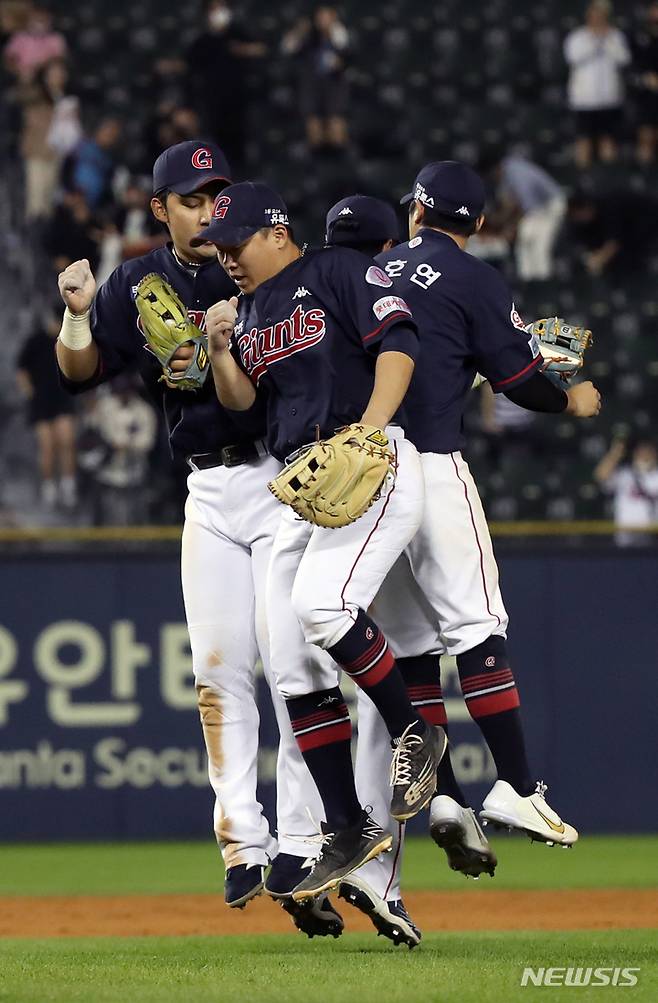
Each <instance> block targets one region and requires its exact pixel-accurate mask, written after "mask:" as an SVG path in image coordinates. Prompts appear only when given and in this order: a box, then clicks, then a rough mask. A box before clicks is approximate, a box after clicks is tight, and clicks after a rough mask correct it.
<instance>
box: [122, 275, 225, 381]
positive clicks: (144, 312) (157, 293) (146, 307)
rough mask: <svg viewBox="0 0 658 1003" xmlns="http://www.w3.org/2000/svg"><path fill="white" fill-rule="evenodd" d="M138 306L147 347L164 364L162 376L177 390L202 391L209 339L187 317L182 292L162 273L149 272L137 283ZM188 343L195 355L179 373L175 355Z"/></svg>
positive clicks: (136, 301)
mask: <svg viewBox="0 0 658 1003" xmlns="http://www.w3.org/2000/svg"><path fill="white" fill-rule="evenodd" d="M135 305H136V306H137V311H138V313H139V316H140V318H141V321H142V329H143V332H144V337H145V338H146V343H147V347H148V349H149V350H150V351H151V352H152V353H153V355H155V357H156V358H157V359H158V361H159V362H160V364H161V366H162V370H163V372H162V376H161V377H160V379H161V380H164V381H165V383H166V384H167V386H169V387H172V388H173V389H175V390H199V389H200V388H201V387H202V386H203V384H204V382H205V379H206V376H207V375H208V369H209V359H208V339H207V337H206V335H205V334H204V333H203V331H201V330H200V329H199V328H198V327H197V326H196V324H194V323H192V321H191V320H190V318H189V317H188V316H187V310H186V309H185V307H184V305H183V303H182V302H181V299H180V297H179V295H178V293H177V292H176V291H175V290H174V289H172V287H171V286H170V285H169V283H168V282H167V280H166V279H165V278H164V277H163V276H162V275H158V274H157V273H156V272H149V274H148V275H145V276H144V278H143V279H141V280H140V282H139V283H138V285H137V289H136V291H135ZM187 342H192V344H193V345H194V355H193V356H192V358H191V359H190V361H189V364H188V366H187V368H186V369H185V370H184V371H183V372H180V373H175V372H174V371H173V370H172V368H171V366H170V362H171V358H172V356H173V355H174V353H175V352H176V351H177V350H178V349H179V348H180V347H181V345H185V344H187Z"/></svg>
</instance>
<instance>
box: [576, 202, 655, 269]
mask: <svg viewBox="0 0 658 1003" xmlns="http://www.w3.org/2000/svg"><path fill="white" fill-rule="evenodd" d="M568 218H569V226H570V231H571V234H572V237H573V238H574V240H575V241H576V242H577V243H580V244H582V245H583V246H584V248H585V254H584V256H583V259H582V260H583V264H584V266H585V268H586V269H587V271H588V272H589V273H590V275H593V276H597V275H606V276H607V275H610V276H612V277H615V278H618V279H629V278H632V277H633V276H641V275H643V274H646V271H647V256H648V254H649V252H650V251H651V250H652V248H653V247H654V245H655V243H656V239H657V238H658V199H656V197H655V196H652V195H649V194H646V193H643V194H640V193H637V192H631V191H627V190H623V191H617V192H609V193H607V194H606V195H603V196H600V195H591V194H588V193H586V192H574V194H573V195H572V196H571V197H570V199H569V209H568Z"/></svg>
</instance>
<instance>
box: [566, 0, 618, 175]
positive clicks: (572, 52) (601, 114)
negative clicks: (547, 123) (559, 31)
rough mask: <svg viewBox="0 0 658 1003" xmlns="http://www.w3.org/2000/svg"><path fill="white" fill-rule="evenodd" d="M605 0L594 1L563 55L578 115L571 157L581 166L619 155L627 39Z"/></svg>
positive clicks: (570, 98)
mask: <svg viewBox="0 0 658 1003" xmlns="http://www.w3.org/2000/svg"><path fill="white" fill-rule="evenodd" d="M610 11H611V5H610V3H609V2H608V0H592V3H590V5H589V7H588V8H587V12H586V15H585V24H584V25H581V26H580V27H579V28H574V30H573V31H571V32H569V34H568V35H567V37H566V39H565V41H564V57H565V59H566V61H567V63H568V64H569V83H568V87H567V91H568V102H569V107H570V108H571V110H572V111H573V112H574V113H575V116H576V128H577V139H576V149H575V158H576V164H577V165H578V167H580V168H587V167H589V166H590V164H591V162H592V157H593V154H594V150H595V145H596V150H597V153H598V156H599V157H600V159H601V160H603V161H606V162H609V161H612V160H615V159H616V157H617V141H616V138H617V134H618V131H619V126H620V123H621V120H622V108H623V102H624V84H623V78H622V68H623V67H624V66H626V65H627V64H628V63H629V62H630V58H631V56H630V50H629V47H628V43H627V41H626V37H625V35H624V34H623V32H621V31H619V29H618V28H613V26H612V25H611V24H610Z"/></svg>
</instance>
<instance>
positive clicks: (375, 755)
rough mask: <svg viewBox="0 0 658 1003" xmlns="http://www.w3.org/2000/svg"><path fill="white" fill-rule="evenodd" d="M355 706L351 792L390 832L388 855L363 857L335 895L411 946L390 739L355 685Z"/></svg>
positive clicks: (415, 936) (415, 935)
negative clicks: (393, 795) (393, 797)
mask: <svg viewBox="0 0 658 1003" xmlns="http://www.w3.org/2000/svg"><path fill="white" fill-rule="evenodd" d="M357 704H358V720H359V734H358V741H357V746H356V762H355V769H354V773H355V777H356V787H357V792H358V795H359V798H360V800H361V802H362V804H370V805H371V806H372V814H373V817H374V818H375V819H376V820H377V821H378V822H379V824H380V825H381V826H382V827H383V828H385V829H388V831H389V832H390V833H391V834H392V836H393V844H392V847H391V852H390V853H384V854H381V856H379V857H376V858H375V859H374V860H369V861H368V862H367V863H366V864H364V865H363V866H362V867H359V869H358V870H357V871H354V872H353V873H352V874H349V875H348V876H347V878H346V879H345V880H344V881H341V884H340V892H339V894H340V897H341V898H342V899H344V900H345V901H346V902H349V903H350V905H352V906H354V907H355V908H356V909H359V910H360V911H361V912H363V913H365V914H366V915H367V916H368V917H369V918H370V919H371V921H372V923H373V925H374V927H375V929H376V930H377V932H378V933H381V934H382V935H383V936H385V937H388V938H389V940H392V941H393V943H394V944H406V945H407V946H408V947H409V948H412V947H415V946H416V945H417V944H418V943H420V939H421V933H420V930H419V929H418V927H417V926H416V925H415V924H414V922H413V920H412V919H411V917H410V916H409V914H408V912H407V910H406V908H405V906H404V903H403V901H402V895H401V892H400V874H401V869H402V857H403V852H404V830H405V825H404V823H403V822H396V821H395V820H394V819H392V818H391V814H390V801H391V797H390V790H391V789H390V785H389V774H390V767H391V743H390V737H389V734H388V729H387V728H386V725H385V724H384V721H383V719H382V717H381V715H380V714H379V712H378V711H377V708H376V707H375V705H374V704H373V702H372V700H371V699H370V698H369V697H368V696H366V694H365V692H364V691H363V690H361V689H357Z"/></svg>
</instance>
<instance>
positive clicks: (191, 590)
mask: <svg viewBox="0 0 658 1003" xmlns="http://www.w3.org/2000/svg"><path fill="white" fill-rule="evenodd" d="M225 479H226V470H225V468H213V469H211V470H206V471H199V472H195V473H193V474H192V475H191V476H190V478H189V480H188V483H189V485H190V497H189V498H188V501H187V504H186V512H185V515H186V518H185V528H184V531H183V544H182V555H181V569H182V581H183V595H184V600H185V610H186V617H187V622H188V628H189V633H190V644H191V648H192V661H193V667H194V674H195V679H196V685H197V694H198V701H199V710H200V714H201V724H202V728H203V733H204V739H205V743H206V748H207V751H208V771H209V778H210V783H211V785H212V787H213V790H214V791H215V809H214V829H215V835H216V838H217V842H218V844H219V847H220V850H221V852H222V856H223V858H224V864H225V866H226V869H227V877H229V878H231V877H234V878H235V882H233V883H234V884H235V885H236V888H235V889H233V888H232V887H227V900H228V902H229V904H239V900H240V899H242V897H243V894H244V895H248V897H250V896H249V893H250V892H251V893H252V894H256V893H257V892H258V891H259V890H260V887H259V885H260V886H261V887H262V869H263V868H264V867H265V866H266V865H267V864H268V862H269V860H270V859H271V858H272V857H273V856H274V855H275V853H276V841H275V840H274V839H273V838H272V836H271V834H270V831H269V826H268V824H267V821H266V819H265V817H264V816H263V812H262V806H261V805H260V804H259V802H258V800H257V797H256V775H257V756H258V725H259V715H258V709H257V705H256V694H255V685H254V667H255V663H256V659H257V654H258V653H257V647H256V636H255V623H254V592H253V580H252V571H251V557H250V553H249V551H248V549H247V548H246V547H244V546H241V545H239V544H237V543H235V542H234V541H233V540H231V539H230V538H229V537H228V536H227V535H225V534H223V533H222V532H221V528H220V526H221V523H222V517H221V501H222V489H223V487H224V481H225ZM209 500H210V505H209V504H208V502H209ZM210 506H212V507H210ZM231 871H233V872H234V873H233V875H231V874H230V873H229V872H231ZM247 871H249V872H250V873H247ZM256 878H259V880H256ZM243 886H244V887H243ZM234 892H235V894H234ZM240 892H242V893H243V894H239V893H240Z"/></svg>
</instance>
